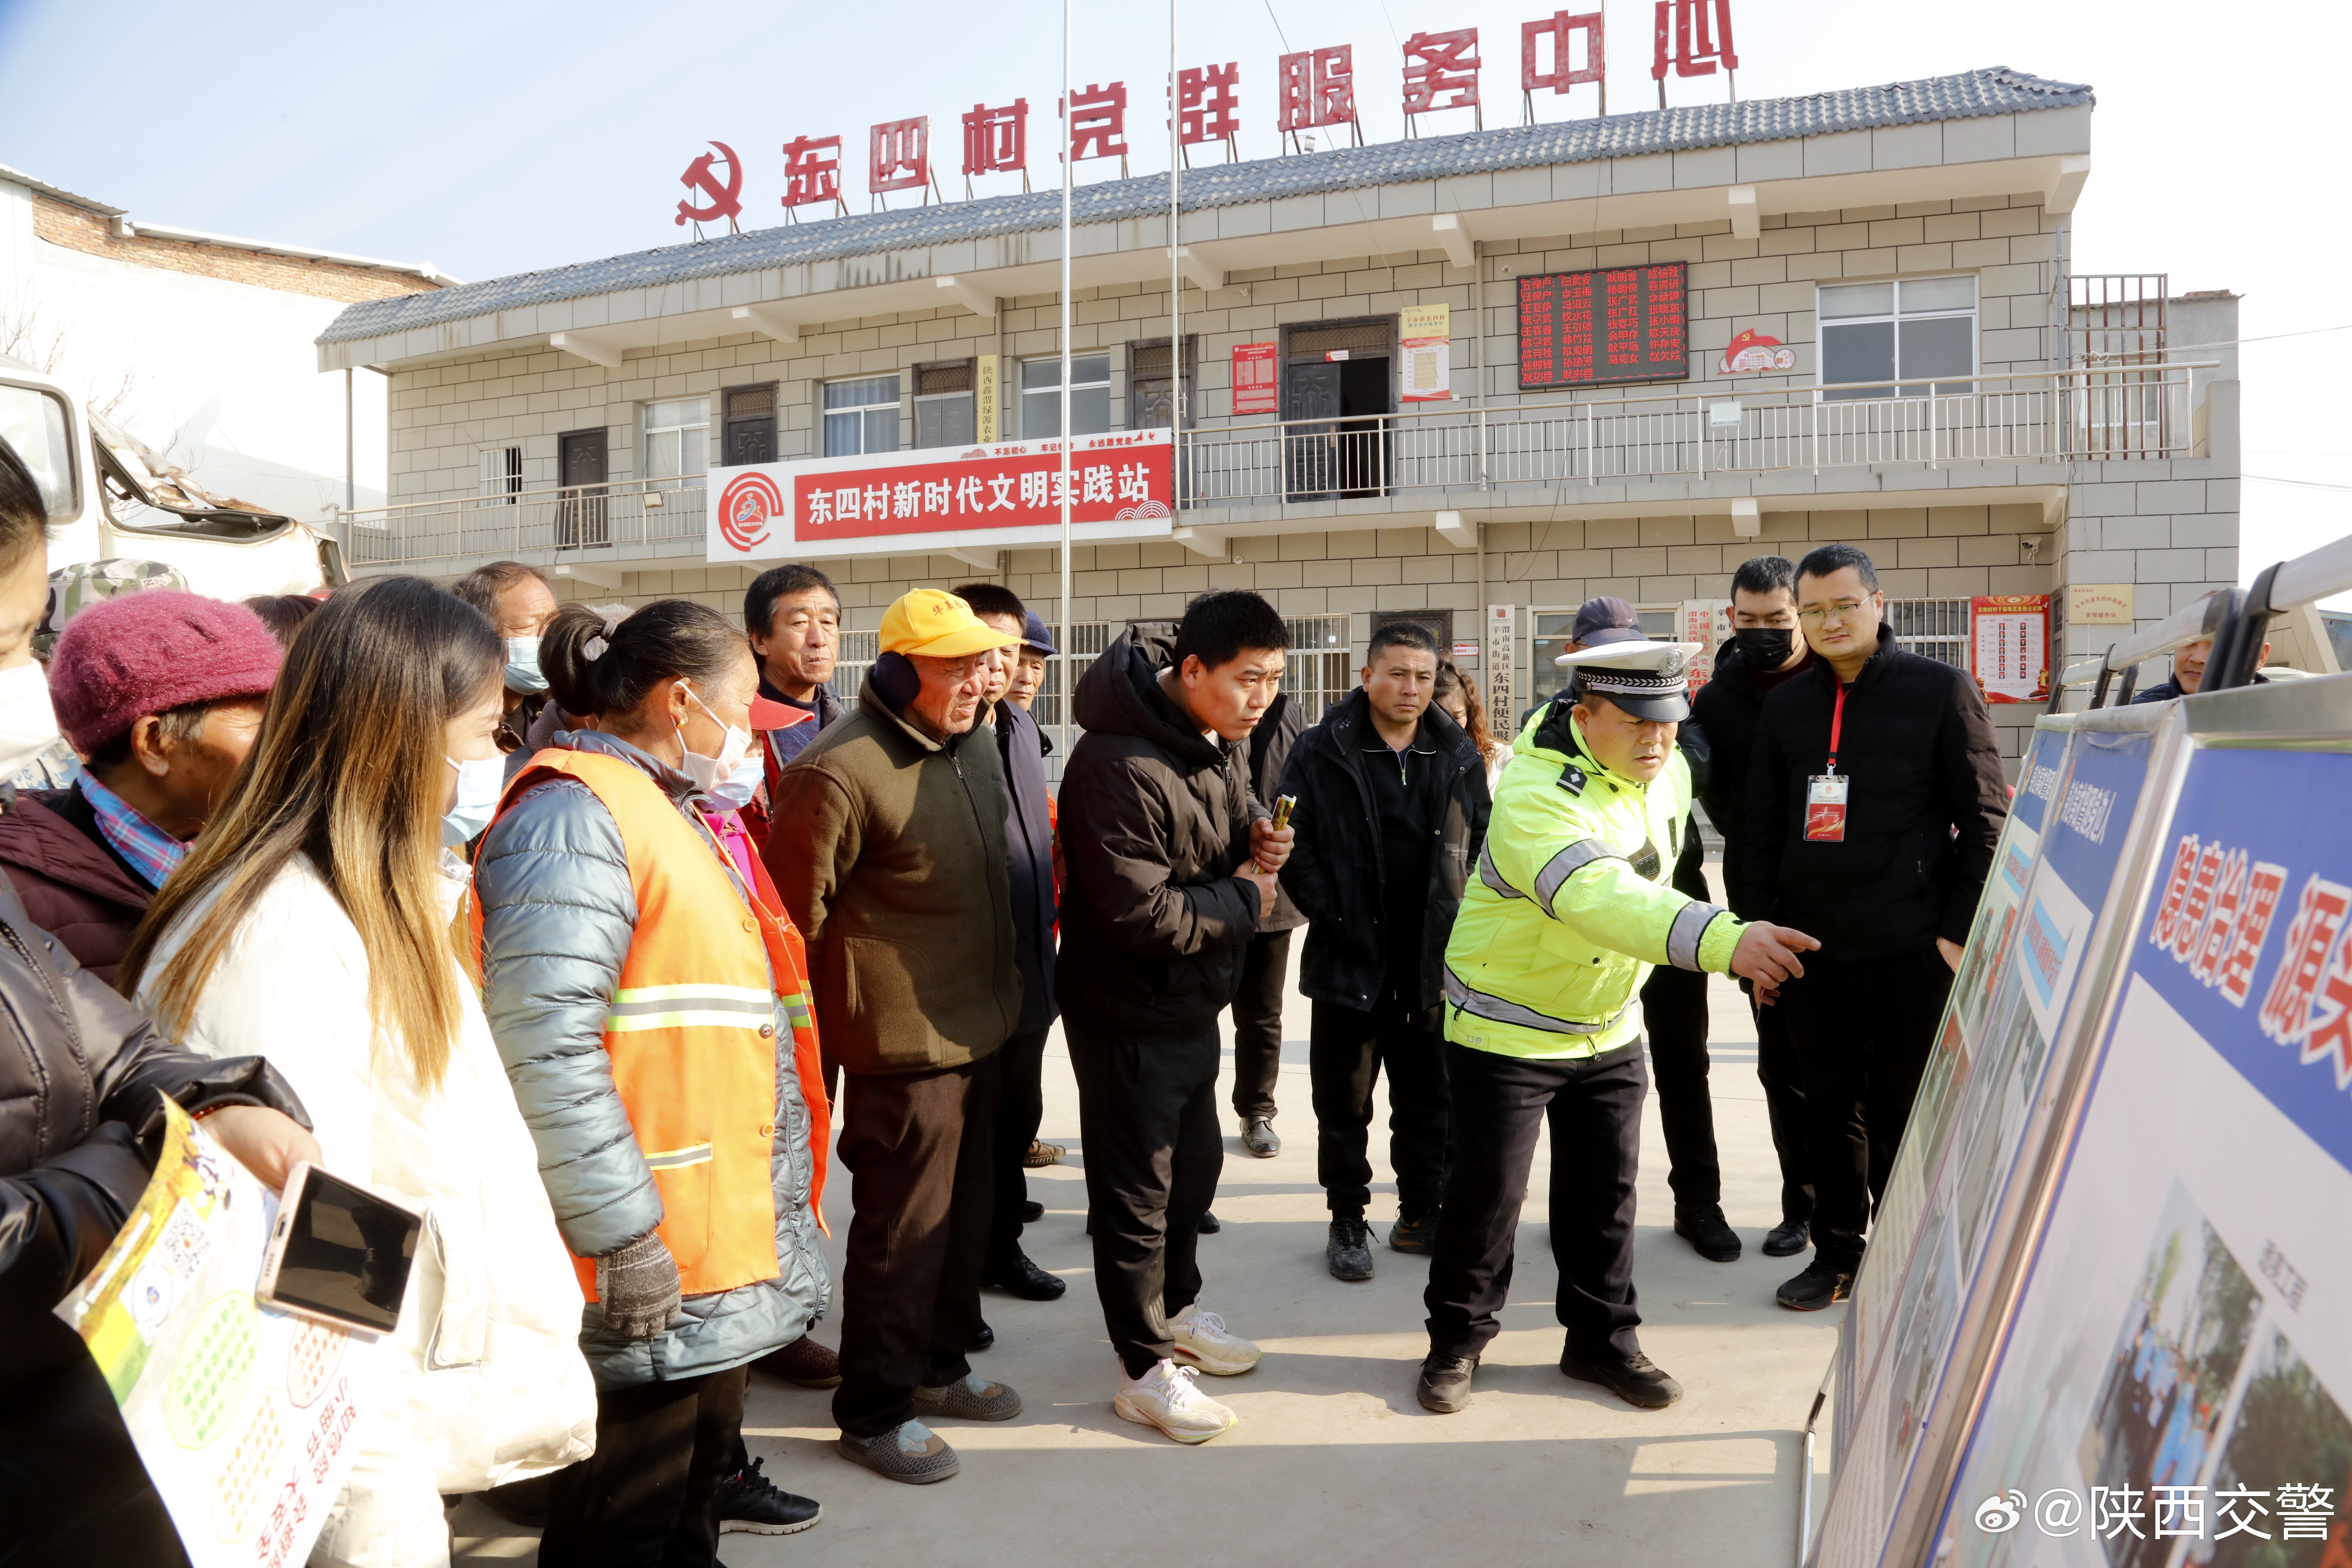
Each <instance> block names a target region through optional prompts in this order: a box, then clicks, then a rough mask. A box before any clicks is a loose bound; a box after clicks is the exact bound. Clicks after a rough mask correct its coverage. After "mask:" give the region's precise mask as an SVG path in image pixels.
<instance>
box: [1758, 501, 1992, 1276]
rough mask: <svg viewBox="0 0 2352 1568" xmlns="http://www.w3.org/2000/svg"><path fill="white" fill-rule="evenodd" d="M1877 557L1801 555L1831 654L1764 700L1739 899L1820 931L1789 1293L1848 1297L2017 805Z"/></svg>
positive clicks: (1778, 999) (1975, 696)
mask: <svg viewBox="0 0 2352 1568" xmlns="http://www.w3.org/2000/svg"><path fill="white" fill-rule="evenodd" d="M1885 603H1886V601H1885V595H1882V594H1881V593H1880V592H1879V591H1878V574H1877V572H1876V571H1875V569H1874V568H1873V567H1872V565H1871V563H1870V557H1869V556H1867V555H1865V554H1864V553H1863V552H1861V551H1859V550H1856V549H1855V548H1853V546H1852V545H1850V544H1825V545H1822V547H1821V548H1820V549H1818V550H1815V551H1813V552H1811V554H1809V555H1807V556H1806V557H1805V558H1804V560H1803V561H1802V562H1801V563H1799V564H1798V567H1797V619H1798V622H1799V624H1800V625H1801V626H1802V627H1803V628H1804V633H1805V640H1806V642H1807V643H1808V644H1810V645H1811V647H1812V650H1813V655H1814V658H1815V659H1816V660H1817V663H1816V666H1815V668H1813V669H1812V670H1811V671H1809V672H1807V673H1805V674H1802V675H1800V676H1799V677H1798V678H1797V679H1793V680H1790V681H1788V682H1787V683H1785V684H1783V685H1782V686H1781V687H1780V689H1778V690H1776V691H1774V692H1773V693H1772V695H1771V696H1770V697H1769V698H1767V699H1766V700H1765V703H1764V720H1763V723H1762V725H1761V726H1760V727H1759V730H1758V731H1757V737H1756V752H1755V757H1754V760H1753V762H1752V763H1751V764H1750V766H1749V769H1748V814H1747V816H1748V848H1747V849H1745V850H1743V851H1742V853H1741V856H1740V860H1739V863H1738V866H1737V867H1736V868H1735V869H1736V872H1737V875H1738V878H1739V885H1738V887H1737V888H1735V889H1734V892H1733V897H1732V908H1733V909H1734V910H1736V911H1738V912H1740V913H1743V914H1753V915H1758V916H1764V917H1767V918H1769V919H1771V920H1773V921H1786V922H1788V923H1790V924H1792V925H1795V926H1797V927H1799V928H1800V929H1801V930H1803V931H1810V932H1811V933H1812V934H1813V935H1814V936H1816V937H1818V938H1820V939H1821V942H1822V949H1821V951H1820V952H1817V953H1811V954H1808V955H1807V956H1806V959H1805V963H1804V970H1803V972H1802V973H1801V976H1800V977H1799V978H1796V979H1793V980H1790V982H1789V983H1788V984H1785V985H1783V986H1782V987H1781V988H1780V992H1779V994H1777V995H1771V996H1768V995H1762V994H1759V996H1758V998H1757V1000H1758V1001H1759V1002H1762V1003H1764V1004H1766V1005H1774V1004H1777V1005H1780V1006H1784V1007H1786V1008H1788V1009H1789V1015H1788V1024H1789V1034H1790V1037H1791V1038H1792V1039H1794V1040H1795V1042H1796V1046H1797V1056H1798V1060H1799V1062H1800V1063H1801V1067H1802V1069H1803V1072H1804V1082H1805V1123H1806V1142H1807V1145H1808V1149H1809V1152H1810V1153H1811V1160H1812V1173H1813V1194H1814V1195H1813V1247H1814V1254H1813V1261H1812V1263H1811V1266H1810V1267H1809V1268H1806V1269H1805V1271H1804V1272H1803V1273H1801V1274H1800V1275H1798V1276H1797V1277H1796V1278H1795V1279H1790V1280H1789V1281H1787V1282H1786V1283H1784V1284H1783V1285H1782V1286H1781V1287H1780V1291H1779V1300H1780V1304H1781V1305H1782V1306H1784V1307H1788V1308H1790V1309H1792V1310H1797V1311H1813V1310H1819V1309H1821V1308H1822V1307H1826V1306H1829V1305H1831V1304H1832V1302H1835V1301H1839V1300H1843V1299H1844V1298H1845V1296H1846V1295H1847V1293H1848V1292H1849V1290H1850V1289H1851V1288H1852V1286H1853V1275H1854V1271H1855V1269H1856V1268H1859V1267H1860V1265H1861V1262H1862V1250H1863V1241H1864V1237H1865V1236H1866V1234H1867V1233H1868V1230H1869V1226H1870V1212H1871V1207H1872V1205H1873V1203H1874V1202H1875V1201H1876V1200H1877V1199H1878V1198H1879V1197H1880V1196H1881V1195H1882V1194H1884V1193H1885V1188H1886V1177H1887V1173H1888V1171H1889V1169H1890V1168H1891V1167H1892V1166H1893V1164H1894V1162H1895V1147H1896V1145H1897V1144H1899V1143H1900V1142H1902V1138H1903V1128H1904V1123H1905V1122H1906V1121H1907V1120H1908V1119H1909V1116H1910V1111H1911V1101H1912V1100H1913V1099H1914V1098H1915V1097H1916V1094H1917V1093H1918V1089H1919V1077H1920V1074H1921V1072H1922V1070H1923V1069H1924V1068H1926V1066H1927V1055H1928V1052H1929V1050H1930V1048H1931V1047H1933V1045H1934V1043H1935V1035H1936V1026H1937V1022H1938V1021H1939V1020H1940V1019H1941V1018H1942V1016H1943V1011H1944V1003H1945V1000H1946V998H1947V997H1948V996H1949V994H1950V993H1951V988H1952V973H1953V971H1954V970H1955V969H1957V968H1958V964H1959V959H1960V949H1961V944H1962V943H1964V942H1967V941H1968V935H1969V924H1970V923H1971V922H1972V921H1974V920H1975V918H1976V907H1977V900H1978V899H1979V896H1980V895H1981V894H1982V893H1983V891H1984V879H1985V874H1986V872H1987V871H1988V870H1990V868H1991V866H1992V857H1993V846H1994V844H1995V842H1996V841H1997V840H1998V839H1999V838H2000V829H2001V824H2002V822H2003V821H2004V820H2005V819H2006V818H2007V816H2008V815H2009V788H2008V778H2007V775H2006V773H2004V772H2003V770H2002V767H2001V762H2000V743H1999V742H1998V741H1997V740H1996V739H1995V738H1994V735H1993V729H1992V720H1991V716H1990V714H1988V713H1987V712H1986V710H1985V703H1984V697H1983V695H1982V694H1981V693H1979V691H1978V690H1977V688H1976V683H1975V681H1973V680H1972V679H1969V673H1968V672H1967V671H1966V670H1964V669H1958V668H1954V667H1952V666H1950V665H1948V664H1943V663H1940V662H1938V661H1937V660H1935V659H1931V658H1922V657H1920V656H1919V655H1917V654H1913V653H1906V652H1905V651H1903V649H1902V648H1900V647H1897V646H1896V645H1895V636H1894V634H1893V632H1892V631H1890V630H1889V629H1887V627H1886V626H1885V625H1884V624H1883V623H1884V617H1885Z"/></svg>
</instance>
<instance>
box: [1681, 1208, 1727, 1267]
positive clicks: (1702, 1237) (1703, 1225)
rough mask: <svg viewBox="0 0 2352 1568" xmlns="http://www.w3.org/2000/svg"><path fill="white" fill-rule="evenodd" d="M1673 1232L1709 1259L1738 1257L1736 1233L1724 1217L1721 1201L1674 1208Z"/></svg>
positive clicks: (1720, 1260) (1712, 1261)
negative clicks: (1699, 1205)
mask: <svg viewBox="0 0 2352 1568" xmlns="http://www.w3.org/2000/svg"><path fill="white" fill-rule="evenodd" d="M1675 1235H1676V1236H1679V1237H1682V1238H1683V1239H1684V1240H1685V1241H1687V1242H1689V1243H1690V1244H1691V1250H1692V1251H1694V1252H1696V1253H1697V1254H1698V1255H1699V1256H1700V1257H1701V1258H1706V1260H1707V1261H1708V1262H1709V1263H1732V1262H1737V1261H1738V1258H1739V1233H1738V1231H1736V1230H1734V1229H1732V1228H1731V1226H1730V1225H1729V1224H1728V1223H1727V1222H1726V1221H1725V1219H1724V1217H1723V1208H1722V1205H1716V1204H1710V1205H1707V1206H1706V1208H1703V1209H1676V1210H1675Z"/></svg>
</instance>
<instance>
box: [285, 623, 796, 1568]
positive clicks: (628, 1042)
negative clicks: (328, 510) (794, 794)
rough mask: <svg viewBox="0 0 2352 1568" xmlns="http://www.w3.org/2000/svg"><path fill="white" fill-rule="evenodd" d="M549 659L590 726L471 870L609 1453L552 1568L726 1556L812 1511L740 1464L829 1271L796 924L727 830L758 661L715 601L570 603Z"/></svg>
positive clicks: (544, 1559)
mask: <svg viewBox="0 0 2352 1568" xmlns="http://www.w3.org/2000/svg"><path fill="white" fill-rule="evenodd" d="M305 635H306V636H315V635H316V634H315V632H313V633H306V634H305ZM540 669H541V673H542V674H543V675H544V676H545V677H546V678H547V682H548V688H549V694H550V695H551V697H552V698H553V699H554V702H555V705H556V706H557V707H559V708H560V709H561V710H562V711H563V712H564V713H565V714H566V715H568V716H570V718H571V720H572V722H574V723H576V724H580V725H583V728H580V729H575V730H566V731H560V732H558V733H557V734H556V735H555V736H554V737H553V739H552V741H551V743H550V744H549V745H548V746H547V747H546V748H545V749H543V750H541V751H540V752H537V753H536V754H535V755H533V756H532V757H531V758H530V760H529V762H527V763H524V765H523V766H522V768H521V770H520V772H519V773H517V774H516V775H515V777H514V779H513V781H512V782H511V783H510V784H509V785H508V786H507V790H506V794H505V798H504V804H503V805H502V806H501V808H500V811H499V816H498V818H497V820H496V822H495V823H494V824H493V826H491V827H490V830H489V832H488V834H487V835H486V836H485V837H483V839H482V847H481V851H480V854H479V856H478V858H477V860H476V862H475V867H476V869H475V893H476V899H477V905H478V913H477V917H476V918H477V919H478V921H479V922H480V923H479V926H478V931H479V932H480V946H481V973H482V997H483V1003H484V1005H485V1007H486V1008H487V1009H488V1014H489V1019H490V1028H491V1031H492V1033H493V1034H495V1035H496V1036H497V1037H498V1042H499V1052H500V1054H501V1055H503V1056H504V1058H506V1064H507V1071H508V1075H509V1079H511V1080H512V1082H513V1084H514V1093H515V1098H516V1099H517V1100H520V1102H521V1105H522V1110H523V1114H524V1116H525V1117H526V1118H527V1119H528V1120H529V1121H530V1127H531V1131H532V1135H533V1136H534V1137H535V1138H537V1139H538V1141H539V1155H540V1171H541V1175H542V1176H543V1178H544V1180H545V1182H546V1184H547V1190H548V1193H549V1195H550V1196H551V1197H552V1198H553V1199H554V1203H555V1214H556V1220H557V1223H558V1224H559V1225H560V1226H562V1231H563V1238H564V1240H565V1242H566V1243H568V1244H569V1245H570V1247H571V1248H572V1253H573V1255H574V1257H575V1258H577V1260H578V1268H579V1272H580V1281H581V1285H582V1288H583V1291H584V1292H585V1293H586V1294H587V1296H588V1298H589V1301H588V1307H587V1310H586V1312H585V1314H584V1315H583V1318H582V1320H581V1324H582V1327H581V1346H582V1348H583V1350H585V1351H586V1352H587V1354H588V1359H589V1362H590V1364H591V1365H592V1366H593V1369H594V1371H595V1375H596V1388H597V1415H596V1453H595V1457H594V1458H592V1459H590V1460H589V1461H588V1462H587V1463H586V1464H583V1465H581V1466H578V1467H576V1468H573V1469H572V1470H569V1471H566V1472H565V1473H564V1475H563V1476H562V1477H561V1478H560V1479H558V1481H557V1482H556V1485H555V1488H554V1492H553V1497H552V1499H551V1504H550V1510H549V1515H548V1524H547V1532H546V1534H545V1535H544V1536H543V1537H542V1538H541V1542H540V1554H539V1560H540V1562H541V1563H544V1564H546V1565H547V1568H578V1565H580V1564H587V1563H597V1564H604V1563H612V1564H644V1565H646V1568H652V1565H654V1564H657V1563H672V1562H676V1563H709V1562H711V1561H712V1560H713V1553H714V1552H716V1550H717V1547H718V1539H719V1519H720V1517H721V1507H722V1503H723V1505H724V1509H725V1516H726V1517H727V1518H729V1519H730V1520H742V1521H746V1522H747V1523H748V1524H749V1525H750V1527H751V1528H752V1529H754V1530H758V1531H762V1532H763V1533H772V1534H782V1533H788V1532H790V1531H795V1530H801V1529H805V1528H806V1527H808V1526H809V1525H811V1524H814V1523H815V1522H816V1519H817V1515H818V1510H817V1506H816V1504H815V1503H814V1502H811V1501H809V1500H807V1499H804V1498H796V1497H793V1496H792V1495H791V1494H790V1493H787V1492H783V1491H782V1490H780V1489H777V1488H775V1487H774V1486H772V1484H770V1483H769V1482H768V1481H766V1479H764V1478H763V1477H761V1474H760V1472H759V1468H758V1463H757V1462H756V1461H751V1460H749V1459H748V1458H747V1456H745V1455H744V1453H743V1451H742V1447H741V1436H740V1434H741V1426H742V1418H743V1381H744V1368H745V1366H746V1365H747V1364H748V1363H751V1362H752V1361H755V1360H757V1359H759V1358H760V1357H761V1356H763V1355H766V1354H767V1353H768V1352H771V1351H773V1350H775V1349H777V1348H778V1347H779V1346H782V1345H783V1344H786V1343H788V1342H791V1341H793V1340H796V1339H798V1338H799V1337H800V1336H801V1335H802V1334H803V1333H804V1332H805V1331H807V1328H808V1326H809V1324H810V1323H811V1322H812V1321H814V1319H815V1318H816V1317H817V1315H818V1314H819V1313H820V1312H822V1311H823V1310H824V1304H825V1301H826V1299H827V1297H828V1296H829V1295H830V1293H831V1289H832V1286H831V1278H830V1276H829V1274H828V1273H827V1270H826V1266H825V1259H824V1252H823V1250H822V1249H821V1247H820V1244H819V1241H818V1237H817V1218H816V1216H817V1213H818V1205H819V1201H820V1198H821V1195H822V1193H823V1187H824V1165H823V1156H824V1147H825V1120H826V1107H825V1101H824V1089H823V1087H822V1084H821V1081H820V1075H819V1068H818V1065H817V1042H816V1027H815V1022H814V1018H813V1016H811V1014H810V1010H809V1003H808V994H807V989H806V984H805V979H804V976H805V960H804V957H803V951H802V947H801V941H800V933H799V932H798V931H795V930H793V925H792V922H791V921H790V920H789V919H787V918H786V917H785V916H784V915H783V913H782V907H783V906H782V900H778V899H777V898H776V897H775V890H774V889H773V888H772V886H770V885H769V884H768V883H767V880H766V879H765V877H764V875H756V876H754V877H753V878H750V879H747V878H746V877H745V875H744V874H743V870H742V868H740V867H739V866H738V865H737V864H736V863H735V862H734V860H733V859H732V858H730V855H729V854H728V852H727V849H726V847H725V846H724V845H723V844H722V843H721V842H720V840H719V837H717V836H716V834H715V833H714V830H713V827H712V824H711V820H710V818H711V816H713V815H714V814H716V813H717V812H719V810H721V809H722V806H723V805H724V804H725V803H727V801H728V799H729V796H728V795H727V794H726V785H727V782H728V781H729V780H730V779H731V778H736V777H739V776H740V775H741V774H743V773H746V772H748V770H747V769H746V767H745V763H746V761H747V759H748V758H750V756H751V731H753V730H754V729H756V728H758V727H760V725H761V722H762V719H763V715H762V714H761V713H758V712H755V711H754V707H755V699H756V697H757V692H758V689H759V668H758V666H757V665H756V664H755V663H754V661H753V659H752V657H751V644H750V642H749V641H747V640H746V639H745V637H744V636H743V634H742V633H741V632H740V631H739V630H737V629H736V628H735V627H734V626H731V625H730V624H729V623H728V621H727V620H726V619H725V617H723V616H720V615H719V613H718V612H717V611H716V610H713V609H710V608H709V606H707V605H698V604H694V603H692V602H690V601H688V600H685V599H660V600H656V601H655V602H654V603H652V604H650V605H642V606H640V607H639V608H637V609H635V610H633V611H619V610H598V609H593V608H591V607H590V606H588V605H581V604H569V605H564V606H563V607H562V609H561V610H559V611H558V612H557V613H556V616H555V618H554V619H553V620H552V621H551V622H549V623H548V626H547V628H546V630H545V631H544V632H543V633H542V634H541V640H540ZM761 706H764V705H761ZM588 725H593V729H592V728H587V727H585V726H588ZM756 864H757V863H756V862H754V866H755V867H756Z"/></svg>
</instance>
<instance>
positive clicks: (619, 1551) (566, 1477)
mask: <svg viewBox="0 0 2352 1568" xmlns="http://www.w3.org/2000/svg"><path fill="white" fill-rule="evenodd" d="M742 1433H743V1369H742V1368H741V1367H740V1366H739V1367H733V1368H730V1369H729V1370H728V1371H726V1372H714V1373H709V1375H708V1376H704V1377H682V1378H677V1379H674V1380H672V1381H669V1382H666V1383H641V1384H636V1385H635V1386H634V1387H630V1388H612V1389H604V1390H602V1391H600V1392H599V1393H598V1394H597V1395H596V1451H595V1452H594V1453H593V1454H591V1455H590V1456H589V1457H588V1458H585V1459H583V1460H581V1461H580V1462H579V1463H578V1464H576V1465H573V1466H572V1467H571V1468H568V1469H563V1470H559V1471H557V1472H556V1474H555V1478H554V1480H555V1488H554V1496H553V1497H552V1499H551V1500H550V1504H549V1509H548V1516H547V1531H546V1533H545V1534H544V1535H542V1536H541V1538H540V1542H539V1560H540V1562H541V1563H542V1564H544V1565H545V1568H709V1565H710V1564H712V1563H717V1562H718V1561H719V1555H718V1554H719V1478H720V1477H721V1476H724V1475H725V1474H726V1473H727V1472H728V1471H729V1470H730V1469H732V1468H734V1465H735V1448H736V1445H737V1444H738V1443H740V1441H741V1440H742Z"/></svg>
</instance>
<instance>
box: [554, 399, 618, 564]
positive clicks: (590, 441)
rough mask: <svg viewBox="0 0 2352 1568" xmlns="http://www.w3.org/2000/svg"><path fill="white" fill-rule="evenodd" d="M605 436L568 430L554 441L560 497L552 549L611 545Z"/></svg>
mask: <svg viewBox="0 0 2352 1568" xmlns="http://www.w3.org/2000/svg"><path fill="white" fill-rule="evenodd" d="M605 449H606V442H605V439H604V431H603V430H601V429H599V430H569V431H566V432H564V433H563V434H562V435H561V436H558V437H556V438H555V452H556V482H557V483H558V484H560V485H562V487H563V493H562V496H561V497H560V498H559V499H558V500H557V502H556V507H555V547H556V548H557V549H558V550H579V549H583V548H591V547H593V546H596V545H601V544H610V543H612V542H613V530H612V519H611V514H610V512H609V511H608V510H607V508H608V506H609V504H610V503H609V502H608V501H607V500H606V499H605V495H604V477H605V468H604V460H605Z"/></svg>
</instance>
